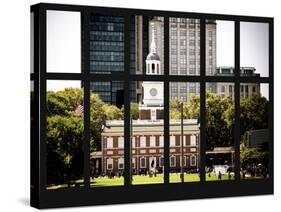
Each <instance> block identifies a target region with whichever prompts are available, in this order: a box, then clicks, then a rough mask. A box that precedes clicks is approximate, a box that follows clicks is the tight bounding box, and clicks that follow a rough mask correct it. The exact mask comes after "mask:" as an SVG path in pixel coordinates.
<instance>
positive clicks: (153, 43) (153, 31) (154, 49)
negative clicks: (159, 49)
mask: <svg viewBox="0 0 281 212" xmlns="http://www.w3.org/2000/svg"><path fill="white" fill-rule="evenodd" d="M151 32H152V34H151V44H150V53H156V43H155V28H154V24H152V25H151Z"/></svg>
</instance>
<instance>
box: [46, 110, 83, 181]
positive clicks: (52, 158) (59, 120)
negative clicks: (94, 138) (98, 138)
mask: <svg viewBox="0 0 281 212" xmlns="http://www.w3.org/2000/svg"><path fill="white" fill-rule="evenodd" d="M82 147H83V122H82V120H81V118H80V117H75V116H69V117H65V116H60V115H53V116H50V117H47V158H48V160H47V175H48V178H47V179H48V183H52V182H57V181H59V182H62V181H66V182H70V181H73V180H75V179H78V178H80V177H82V175H83V148H82Z"/></svg>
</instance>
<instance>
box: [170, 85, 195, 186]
mask: <svg viewBox="0 0 281 212" xmlns="http://www.w3.org/2000/svg"><path fill="white" fill-rule="evenodd" d="M199 113H200V84H199V83H192V82H170V182H171V183H179V182H196V181H200V175H199V173H200V170H199V169H200V152H199V145H200V130H199V127H200V126H199V123H200V120H199Z"/></svg>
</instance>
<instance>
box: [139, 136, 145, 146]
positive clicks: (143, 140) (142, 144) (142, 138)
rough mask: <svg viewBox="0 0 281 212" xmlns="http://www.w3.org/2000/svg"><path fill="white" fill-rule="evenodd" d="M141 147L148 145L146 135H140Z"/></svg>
mask: <svg viewBox="0 0 281 212" xmlns="http://www.w3.org/2000/svg"><path fill="white" fill-rule="evenodd" d="M140 147H146V137H145V136H141V137H140Z"/></svg>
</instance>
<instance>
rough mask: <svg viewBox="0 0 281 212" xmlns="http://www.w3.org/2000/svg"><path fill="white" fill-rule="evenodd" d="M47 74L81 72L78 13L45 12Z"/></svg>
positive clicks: (79, 21)
mask: <svg viewBox="0 0 281 212" xmlns="http://www.w3.org/2000/svg"><path fill="white" fill-rule="evenodd" d="M47 72H68V73H79V72H81V18H80V12H68V11H55V10H48V11H47Z"/></svg>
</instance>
